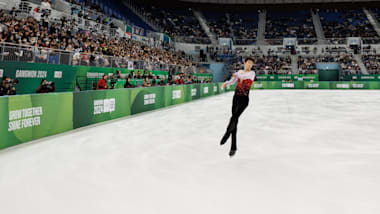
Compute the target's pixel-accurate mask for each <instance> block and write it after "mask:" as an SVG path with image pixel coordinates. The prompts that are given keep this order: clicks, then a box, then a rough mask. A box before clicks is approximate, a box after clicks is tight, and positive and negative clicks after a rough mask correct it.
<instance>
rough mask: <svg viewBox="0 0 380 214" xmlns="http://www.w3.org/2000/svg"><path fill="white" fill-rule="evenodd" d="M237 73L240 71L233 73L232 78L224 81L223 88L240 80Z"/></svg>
mask: <svg viewBox="0 0 380 214" xmlns="http://www.w3.org/2000/svg"><path fill="white" fill-rule="evenodd" d="M237 73H238V72H236V73H234V74H232V78H231V79H230V80H228V81H226V82H224V83H223V85H222V88H225V87H226V86H227V85H232V84H235V83H236V82H237V80H238V78H237Z"/></svg>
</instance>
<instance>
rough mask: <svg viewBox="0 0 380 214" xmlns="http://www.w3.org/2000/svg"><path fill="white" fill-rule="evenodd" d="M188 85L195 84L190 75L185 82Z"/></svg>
mask: <svg viewBox="0 0 380 214" xmlns="http://www.w3.org/2000/svg"><path fill="white" fill-rule="evenodd" d="M185 84H186V85H188V84H193V81H192V80H191V78H190V77H187V79H186V83H185Z"/></svg>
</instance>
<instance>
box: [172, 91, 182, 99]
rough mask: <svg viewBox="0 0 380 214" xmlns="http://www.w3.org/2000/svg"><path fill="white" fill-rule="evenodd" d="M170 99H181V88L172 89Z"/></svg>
mask: <svg viewBox="0 0 380 214" xmlns="http://www.w3.org/2000/svg"><path fill="white" fill-rule="evenodd" d="M172 99H173V100H175V99H181V90H173V92H172Z"/></svg>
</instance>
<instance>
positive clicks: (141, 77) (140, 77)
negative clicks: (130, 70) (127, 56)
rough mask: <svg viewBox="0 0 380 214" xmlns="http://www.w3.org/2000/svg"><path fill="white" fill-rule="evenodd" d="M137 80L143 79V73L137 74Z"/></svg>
mask: <svg viewBox="0 0 380 214" xmlns="http://www.w3.org/2000/svg"><path fill="white" fill-rule="evenodd" d="M136 77H137V79H143V76H142V75H141V71H138V72H137V76H136Z"/></svg>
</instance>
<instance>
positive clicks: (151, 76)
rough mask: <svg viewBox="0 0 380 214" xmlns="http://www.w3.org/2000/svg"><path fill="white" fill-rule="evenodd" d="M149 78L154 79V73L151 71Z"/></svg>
mask: <svg viewBox="0 0 380 214" xmlns="http://www.w3.org/2000/svg"><path fill="white" fill-rule="evenodd" d="M148 78H149V79H153V73H152V72H151V71H150V72H149V75H148Z"/></svg>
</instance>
